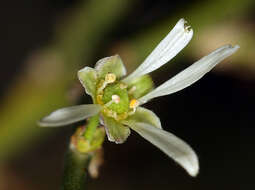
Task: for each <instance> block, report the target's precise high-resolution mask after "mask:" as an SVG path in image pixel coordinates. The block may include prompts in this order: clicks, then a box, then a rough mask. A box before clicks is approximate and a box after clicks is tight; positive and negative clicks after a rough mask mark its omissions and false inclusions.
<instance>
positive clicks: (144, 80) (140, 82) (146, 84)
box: [128, 75, 154, 99]
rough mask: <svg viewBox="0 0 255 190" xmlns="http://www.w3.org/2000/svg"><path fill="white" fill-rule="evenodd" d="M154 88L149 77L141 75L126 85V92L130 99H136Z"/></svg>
mask: <svg viewBox="0 0 255 190" xmlns="http://www.w3.org/2000/svg"><path fill="white" fill-rule="evenodd" d="M153 88H154V83H153V81H152V78H151V77H150V75H143V76H140V77H138V78H135V79H133V80H131V81H130V82H129V83H128V91H129V95H130V97H131V98H135V99H138V98H140V97H142V96H144V95H145V94H147V93H149V92H150V91H151V90H152V89H153Z"/></svg>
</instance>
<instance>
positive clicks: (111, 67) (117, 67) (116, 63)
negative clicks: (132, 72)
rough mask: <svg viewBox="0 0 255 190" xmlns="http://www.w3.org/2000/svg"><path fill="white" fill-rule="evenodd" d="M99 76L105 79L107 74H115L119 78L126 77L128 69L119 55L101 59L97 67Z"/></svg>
mask: <svg viewBox="0 0 255 190" xmlns="http://www.w3.org/2000/svg"><path fill="white" fill-rule="evenodd" d="M95 69H96V71H97V72H98V76H99V77H100V78H104V77H105V75H106V74H107V73H114V74H115V75H116V77H117V78H121V77H123V76H125V75H126V68H125V66H124V65H123V62H122V60H121V58H120V56H119V55H114V56H111V57H105V58H103V59H100V60H99V61H98V62H97V63H96V66H95Z"/></svg>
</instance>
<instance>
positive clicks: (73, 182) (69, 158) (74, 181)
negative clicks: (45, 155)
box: [61, 146, 92, 190]
mask: <svg viewBox="0 0 255 190" xmlns="http://www.w3.org/2000/svg"><path fill="white" fill-rule="evenodd" d="M91 157H92V155H91V154H87V153H86V154H82V153H79V152H78V151H76V150H74V149H73V148H72V147H71V146H70V148H69V150H68V152H67V153H66V156H65V162H64V176H63V182H62V187H61V190H85V189H86V179H87V176H88V166H89V163H90V160H91Z"/></svg>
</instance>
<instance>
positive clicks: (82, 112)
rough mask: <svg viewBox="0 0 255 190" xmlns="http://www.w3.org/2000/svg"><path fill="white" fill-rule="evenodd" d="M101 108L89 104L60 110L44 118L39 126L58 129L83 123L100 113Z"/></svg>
mask: <svg viewBox="0 0 255 190" xmlns="http://www.w3.org/2000/svg"><path fill="white" fill-rule="evenodd" d="M100 110H101V106H99V105H97V104H87V105H78V106H71V107H66V108H62V109H58V110H56V111H54V112H52V113H51V114H50V115H48V116H46V117H44V118H42V119H41V120H40V121H39V122H38V124H39V125H40V126H42V127H58V126H63V125H68V124H71V123H75V122H77V121H81V120H83V119H86V118H88V117H91V116H94V115H96V114H98V113H99V111H100Z"/></svg>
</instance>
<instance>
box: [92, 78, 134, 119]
mask: <svg viewBox="0 0 255 190" xmlns="http://www.w3.org/2000/svg"><path fill="white" fill-rule="evenodd" d="M129 94H130V93H129V91H128V89H127V85H126V84H125V83H123V82H120V81H116V77H115V75H114V74H113V73H108V74H106V76H105V79H104V80H103V79H102V80H101V81H100V82H99V83H98V85H97V96H96V98H97V100H96V101H97V103H98V104H100V105H102V106H103V110H102V113H103V114H105V115H106V116H108V117H112V118H114V119H116V120H122V119H126V118H127V117H128V115H129V114H132V113H134V111H135V108H136V107H137V106H138V104H137V103H138V101H137V100H136V99H132V98H130V96H129Z"/></svg>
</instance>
